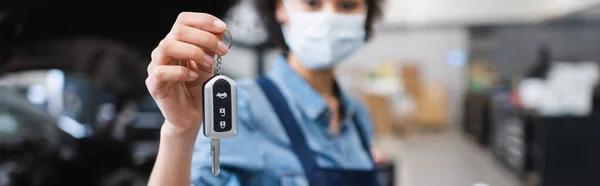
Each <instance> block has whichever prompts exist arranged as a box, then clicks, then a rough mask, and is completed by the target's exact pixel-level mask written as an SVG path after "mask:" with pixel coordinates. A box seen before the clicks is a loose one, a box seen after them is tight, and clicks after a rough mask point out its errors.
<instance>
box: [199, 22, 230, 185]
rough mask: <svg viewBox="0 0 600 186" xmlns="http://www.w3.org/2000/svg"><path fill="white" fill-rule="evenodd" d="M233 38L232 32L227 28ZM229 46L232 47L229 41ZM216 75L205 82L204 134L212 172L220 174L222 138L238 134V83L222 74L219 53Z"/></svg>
mask: <svg viewBox="0 0 600 186" xmlns="http://www.w3.org/2000/svg"><path fill="white" fill-rule="evenodd" d="M226 32H227V33H228V34H229V38H231V33H229V31H227V30H226ZM228 48H231V43H229V46H228ZM216 62H217V63H216V71H217V72H216V73H215V76H213V77H212V78H210V79H209V80H208V81H206V82H205V83H204V96H203V103H204V111H203V120H204V122H203V123H204V127H203V132H204V136H206V137H207V138H210V156H211V159H212V172H213V174H214V175H215V176H216V175H218V174H219V171H220V165H219V154H220V145H221V144H220V139H223V138H231V137H234V136H236V135H237V85H236V83H235V81H233V80H232V79H231V78H229V77H227V76H224V75H222V74H221V72H222V68H221V63H222V59H221V56H218V55H217V60H216Z"/></svg>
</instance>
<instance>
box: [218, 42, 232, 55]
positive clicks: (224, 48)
mask: <svg viewBox="0 0 600 186" xmlns="http://www.w3.org/2000/svg"><path fill="white" fill-rule="evenodd" d="M218 48H219V51H221V53H222V54H227V51H229V48H228V47H227V45H225V43H223V42H221V41H219V46H218Z"/></svg>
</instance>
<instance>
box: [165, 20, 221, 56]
mask: <svg viewBox="0 0 600 186" xmlns="http://www.w3.org/2000/svg"><path fill="white" fill-rule="evenodd" d="M221 35H222V34H217V35H215V34H213V33H210V32H207V31H204V30H200V29H196V28H194V27H191V26H186V25H178V24H176V25H175V26H173V29H171V32H169V34H168V35H167V38H168V39H173V40H177V41H181V42H185V43H189V44H192V45H195V46H198V47H200V48H204V49H207V50H209V51H211V52H213V53H216V54H219V55H225V54H227V52H228V51H229V48H228V47H227V45H226V44H225V43H223V42H222V41H221V39H220V38H219V36H221Z"/></svg>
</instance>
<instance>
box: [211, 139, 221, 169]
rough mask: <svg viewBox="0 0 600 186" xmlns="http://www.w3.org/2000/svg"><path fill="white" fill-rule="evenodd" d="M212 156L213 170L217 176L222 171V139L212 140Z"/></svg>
mask: <svg viewBox="0 0 600 186" xmlns="http://www.w3.org/2000/svg"><path fill="white" fill-rule="evenodd" d="M210 156H211V159H212V172H213V174H214V175H215V176H217V175H219V172H221V167H220V164H219V156H220V141H219V140H218V139H212V140H210Z"/></svg>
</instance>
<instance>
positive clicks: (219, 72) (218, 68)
mask: <svg viewBox="0 0 600 186" xmlns="http://www.w3.org/2000/svg"><path fill="white" fill-rule="evenodd" d="M225 33H227V35H229V40H230V41H229V44H228V45H227V49H231V45H233V37H232V36H231V32H229V30H228V29H225ZM224 38H225V36H223V39H224ZM222 61H223V59H221V56H220V55H217V73H216V75H221V72H222V69H221V62H222Z"/></svg>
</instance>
